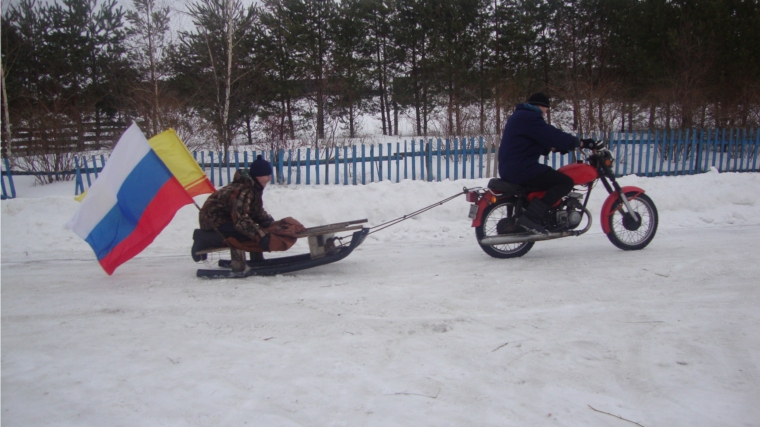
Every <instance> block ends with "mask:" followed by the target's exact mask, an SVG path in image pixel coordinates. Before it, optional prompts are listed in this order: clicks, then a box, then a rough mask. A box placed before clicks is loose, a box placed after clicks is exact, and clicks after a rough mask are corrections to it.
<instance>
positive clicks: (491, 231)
mask: <svg viewBox="0 0 760 427" xmlns="http://www.w3.org/2000/svg"><path fill="white" fill-rule="evenodd" d="M514 215H515V204H514V202H512V201H506V202H499V203H494V204H493V205H491V206H488V207H487V208H486V209H485V211H484V212H483V221H482V222H481V223H480V225H479V226H477V227H475V237H477V239H478V242H479V241H481V240H482V239H483V238H485V237H490V236H497V235H498V232H497V231H496V225H497V224H498V222H499V221H500V220H502V219H504V218H513V217H514ZM534 243H535V242H522V243H507V244H504V245H494V246H490V245H480V248H481V249H483V252H485V253H487V254H488V255H491V256H492V257H494V258H502V259H504V258H517V257H521V256H523V255H525V254H526V253H528V251H529V250H530V248H532V247H533V244H534Z"/></svg>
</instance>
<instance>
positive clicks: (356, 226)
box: [196, 219, 369, 279]
mask: <svg viewBox="0 0 760 427" xmlns="http://www.w3.org/2000/svg"><path fill="white" fill-rule="evenodd" d="M366 222H367V220H366V219H360V220H355V221H346V222H339V223H335V224H328V225H321V226H318V227H311V228H307V229H306V230H304V231H302V232H300V233H298V234H297V237H298V238H308V239H309V253H308V254H302V255H295V256H288V257H280V258H273V259H267V260H260V261H259V260H257V261H245V258H246V252H245V251H243V250H240V249H235V248H229V247H226V246H225V247H218V248H211V249H204V250H202V251H198V252H196V254H197V255H201V254H208V253H212V252H221V251H230V256H231V259H228V260H225V259H222V260H219V267H222V268H223V269H214V270H209V269H200V270H198V272H197V273H196V276H197V277H206V278H212V279H224V278H228V279H233V278H243V277H249V276H274V275H276V274H283V273H290V272H293V271H299V270H305V269H308V268H314V267H318V266H320V265H325V264H331V263H333V262H337V261H340V260H342V259H343V258H345V257H347V256H348V255H349V254H351V252H353V250H354V249H356V247H357V246H359V245H360V244H362V242H364V239H365V238H366V237H367V234H369V228H366V227H364V226H363V225H360V224H364V223H366ZM349 231H352V232H353V234H352V236H351V242H350V243H348V244H340V243H338V244H336V241H340V239H341V238H340V237H335V234H336V233H344V232H349Z"/></svg>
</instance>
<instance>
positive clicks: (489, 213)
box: [464, 146, 658, 258]
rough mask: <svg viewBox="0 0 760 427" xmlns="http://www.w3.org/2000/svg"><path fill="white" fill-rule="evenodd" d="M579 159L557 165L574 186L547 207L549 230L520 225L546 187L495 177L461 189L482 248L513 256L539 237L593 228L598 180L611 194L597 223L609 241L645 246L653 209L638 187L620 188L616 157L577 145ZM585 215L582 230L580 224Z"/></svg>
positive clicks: (600, 149)
mask: <svg viewBox="0 0 760 427" xmlns="http://www.w3.org/2000/svg"><path fill="white" fill-rule="evenodd" d="M578 154H579V155H580V157H581V159H579V160H578V161H577V162H576V163H571V164H568V165H565V166H563V167H561V168H559V171H560V172H562V173H564V174H566V175H568V176H569V177H570V178H572V179H573V182H574V183H575V187H574V188H573V191H572V192H571V193H570V194H568V195H567V196H565V197H563V198H562V199H560V200H559V201H558V202H557V203H556V204H555V205H554V206H552V207H551V209H550V210H549V213H548V214H547V216H546V217H545V220H544V226H545V228H546V229H547V230H548V233H547V234H540V233H534V232H531V231H528V230H526V229H524V228H523V227H521V226H520V225H519V224H518V221H517V219H518V218H519V217H520V216H521V215H524V213H525V207H527V205H528V203H530V201H531V200H533V199H536V198H541V197H543V195H544V194H545V191H540V190H535V189H531V188H527V187H523V186H521V185H517V184H513V183H509V182H506V181H503V180H501V179H499V178H493V179H491V180H490V181H489V182H488V186H487V188H482V187H476V188H469V189H468V188H465V189H464V191H465V195H466V199H467V201H468V202H470V203H472V205H471V206H470V215H469V217H470V218H471V219H472V226H473V227H475V236H476V238H477V240H478V243H479V244H480V247H481V249H483V251H484V252H485V253H487V254H488V255H491V256H492V257H495V258H516V257H521V256H523V255H525V254H526V253H528V251H530V249H531V248H532V247H533V245H534V243H535V242H537V241H543V240H552V239H559V238H563V237H570V236H580V235H582V234H584V233H586V232H587V231H588V230H589V229H591V223H592V217H591V212H589V211H588V209H586V205H587V204H588V201H589V197H590V195H591V190H592V189H593V188H594V187H595V185H596V183H597V182H601V183H602V184H603V185H604V188H605V189H606V190H607V192H608V193H609V196H608V197H607V199H606V200H605V201H604V204H603V205H602V211H601V226H602V230H603V231H604V233H605V234H606V235H607V238H608V239H609V240H610V242H612V244H613V245H615V246H617V247H618V248H620V249H623V250H629V251H630V250H640V249H644V248H645V247H646V246H647V245H648V244H649V243H650V242H651V241H652V239H654V235H655V233H656V232H657V223H658V215H657V208H656V207H655V205H654V202H652V199H650V198H649V197H648V196H647V195H646V194H644V190H643V189H641V188H639V187H634V186H626V187H622V188H621V187H620V185H619V184H618V183H617V180H616V179H615V173H614V172H613V171H612V165H613V162H614V159H613V157H612V153H611V152H610V151H609V150H607V149H606V148H605V147H604V146H600V147H598V148H596V149H593V150H591V149H579V150H578ZM584 217H585V218H586V224H585V226H584V227H583V228H582V229H578V227H579V226H580V225H581V223H582V222H583V218H584Z"/></svg>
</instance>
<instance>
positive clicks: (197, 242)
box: [191, 229, 225, 262]
mask: <svg viewBox="0 0 760 427" xmlns="http://www.w3.org/2000/svg"><path fill="white" fill-rule="evenodd" d="M223 246H225V244H224V237H222V236H221V235H220V234H219V233H218V232H216V231H206V230H199V229H196V230H195V231H193V248H192V250H191V255H192V256H193V261H195V262H200V261H205V260H206V258H208V256H207V255H206V254H200V255H196V252H198V251H202V250H204V249H210V248H219V247H223Z"/></svg>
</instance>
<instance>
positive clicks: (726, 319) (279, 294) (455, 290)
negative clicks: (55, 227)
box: [2, 197, 760, 427]
mask: <svg viewBox="0 0 760 427" xmlns="http://www.w3.org/2000/svg"><path fill="white" fill-rule="evenodd" d="M661 199H662V197H661ZM655 200H657V199H655ZM418 205H419V204H418ZM753 209H757V208H756V207H755V208H753ZM4 214H6V215H7V213H6V212H4ZM3 221H4V230H3V231H4V232H5V231H6V230H7V229H8V228H7V227H8V226H7V225H6V224H5V218H4V220H3ZM465 227H466V224H465ZM467 231H468V232H469V230H467ZM594 232H595V234H593V233H594ZM454 234H456V233H454ZM758 241H760V225H754V224H753V225H725V226H710V227H702V228H700V227H694V228H688V229H687V228H667V227H666V228H661V230H660V231H659V232H658V234H657V237H656V238H655V240H654V241H653V243H652V244H651V245H650V246H649V247H648V248H646V249H645V250H643V251H639V252H624V251H621V250H618V249H616V248H615V247H614V246H612V244H610V243H609V241H608V240H607V238H606V237H605V236H604V235H602V234H600V233H599V231H598V226H597V227H595V230H592V232H591V233H589V234H588V235H585V236H582V237H578V238H568V239H563V240H560V241H553V242H541V243H537V244H536V246H535V247H534V248H533V250H532V251H531V252H530V253H529V254H527V255H526V256H525V257H523V258H520V259H514V260H497V259H494V258H490V257H488V256H487V255H486V254H484V253H483V252H482V251H481V250H480V249H479V248H478V247H477V245H476V243H475V240H474V237H472V236H471V235H469V234H468V235H463V236H461V237H460V238H457V239H442V240H441V242H440V243H437V241H436V240H434V239H427V240H425V239H418V238H415V236H412V237H411V238H410V239H408V240H402V239H396V240H393V241H378V240H375V241H372V240H369V241H368V242H366V243H365V244H364V245H363V246H362V247H360V248H359V249H358V250H357V251H355V252H354V253H353V254H352V255H351V256H350V257H349V258H347V259H346V260H344V261H341V262H340V263H337V264H332V265H329V266H324V267H320V268H317V269H313V270H309V271H303V272H299V273H296V274H289V275H284V276H277V277H271V278H252V279H249V280H241V281H235V280H221V281H208V280H202V279H197V278H195V277H194V272H195V268H196V266H195V265H193V264H192V262H190V261H189V259H188V258H189V257H188V256H179V255H176V256H171V257H148V256H145V257H142V258H138V259H135V260H133V261H130V262H129V263H127V264H125V265H124V266H122V267H121V268H120V269H119V271H118V272H117V274H115V275H114V276H112V277H107V276H105V275H104V274H103V272H102V271H101V270H100V269H99V267H98V266H97V264H95V263H94V262H92V259H91V256H87V255H86V254H85V253H82V256H79V255H78V254H79V253H76V255H75V256H74V258H76V259H75V260H74V261H70V260H65V259H64V258H66V257H67V254H66V253H61V254H60V256H50V257H48V259H47V260H43V261H38V262H26V261H24V262H21V259H22V258H20V257H15V258H14V257H11V259H8V257H6V256H5V255H4V258H3V264H2V392H3V393H2V421H3V425H4V426H9V427H10V426H25V427H30V426H50V425H55V426H138V425H139V426H159V425H160V426H233V425H235V426H242V425H255V426H541V425H561V426H630V425H633V424H631V423H630V422H627V421H625V420H629V421H633V422H636V423H639V424H640V425H642V426H645V427H655V426H760V405H758V403H757V402H760V284H758V277H760V255H759V252H758V249H757V245H758ZM3 245H4V251H6V247H5V246H6V245H7V243H6V240H4V241H3ZM6 253H7V251H6ZM592 407H593V408H594V409H596V410H598V411H603V412H607V413H609V414H614V415H617V416H619V417H622V418H624V419H625V420H621V419H619V418H616V417H614V416H612V415H608V414H605V413H602V412H598V411H595V410H593V409H591V408H592Z"/></svg>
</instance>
